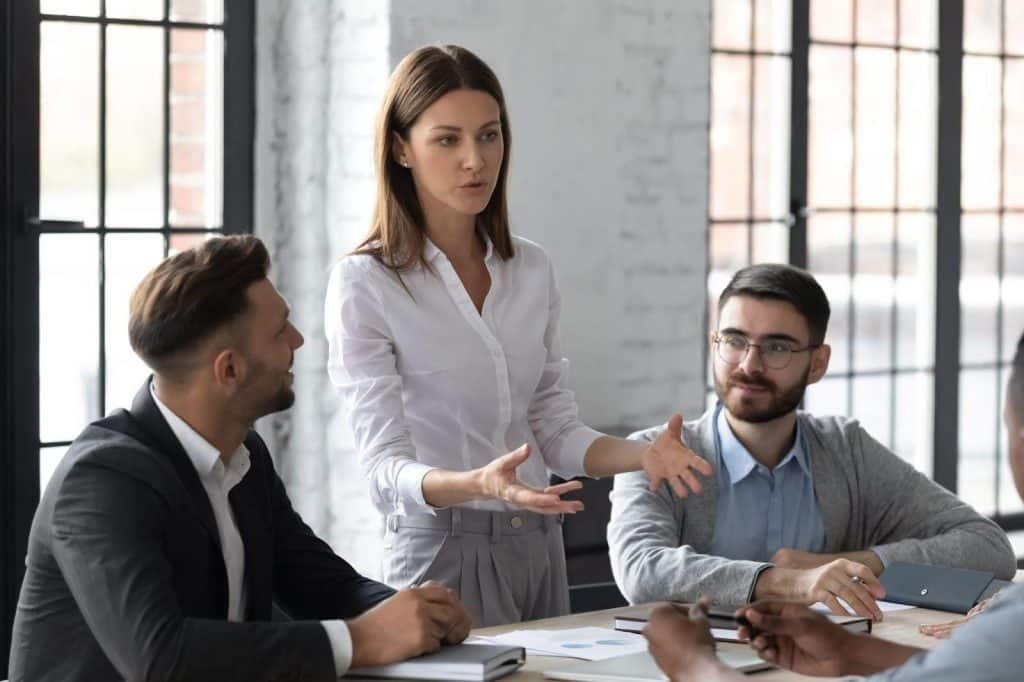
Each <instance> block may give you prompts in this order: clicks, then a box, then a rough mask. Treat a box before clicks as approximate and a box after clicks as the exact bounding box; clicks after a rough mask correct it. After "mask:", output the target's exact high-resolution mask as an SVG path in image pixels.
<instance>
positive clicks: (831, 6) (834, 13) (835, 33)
mask: <svg viewBox="0 0 1024 682" xmlns="http://www.w3.org/2000/svg"><path fill="white" fill-rule="evenodd" d="M811 40H833V41H839V42H844V43H849V42H851V41H852V40H853V8H852V7H851V0H828V1H827V2H820V1H819V2H812V3H811Z"/></svg>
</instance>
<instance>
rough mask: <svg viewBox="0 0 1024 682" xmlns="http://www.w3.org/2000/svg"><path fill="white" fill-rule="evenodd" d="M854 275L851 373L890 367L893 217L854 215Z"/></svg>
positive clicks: (892, 297)
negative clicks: (855, 271)
mask: <svg viewBox="0 0 1024 682" xmlns="http://www.w3.org/2000/svg"><path fill="white" fill-rule="evenodd" d="M856 221H857V231H856V240H857V241H856V245H857V262H856V265H857V275H856V277H854V279H853V300H854V310H853V319H854V325H855V326H854V334H853V350H854V353H853V366H854V370H855V371H869V370H878V369H888V368H890V367H892V351H893V348H892V313H893V305H894V300H893V299H894V296H895V293H896V292H895V287H894V281H893V278H892V266H893V257H892V253H893V240H894V239H895V236H896V235H895V232H894V229H895V228H894V225H893V217H892V215H890V214H885V213H879V214H875V213H862V214H859V215H857V217H856Z"/></svg>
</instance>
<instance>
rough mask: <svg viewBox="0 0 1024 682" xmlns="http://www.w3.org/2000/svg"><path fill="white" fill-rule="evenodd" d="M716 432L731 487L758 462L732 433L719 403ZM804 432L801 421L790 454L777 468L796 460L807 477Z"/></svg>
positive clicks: (809, 469)
mask: <svg viewBox="0 0 1024 682" xmlns="http://www.w3.org/2000/svg"><path fill="white" fill-rule="evenodd" d="M715 430H716V431H717V432H718V442H719V444H720V445H719V446H720V448H721V454H722V461H723V462H724V464H725V468H726V470H728V472H729V480H730V484H731V485H736V484H737V483H739V482H740V481H742V480H743V479H744V478H746V477H747V476H749V475H750V472H752V471H753V470H754V469H755V468H757V466H758V462H757V460H756V459H754V457H753V455H751V454H750V452H749V451H748V450H747V448H746V447H744V445H743V443H741V442H740V441H739V439H738V438H736V434H734V433H733V432H732V427H731V426H729V420H728V419H726V417H725V407H724V406H723V405H722V404H721V403H719V406H718V416H717V418H716V419H715ZM803 443H804V439H803V431H802V428H801V426H800V420H799V419H798V420H797V422H796V438H794V439H793V447H791V448H790V449H789V452H787V453H786V455H785V456H784V457H783V458H782V459H781V460H780V461H779V463H778V465H777V466H776V467H775V468H776V469H779V468H780V467H783V466H785V465H786V464H788V463H789V461H790V460H792V459H795V460H796V461H797V463H798V464H799V465H800V469H801V470H803V472H804V475H805V476H810V475H811V467H810V462H809V461H808V460H807V451H806V448H804V446H803Z"/></svg>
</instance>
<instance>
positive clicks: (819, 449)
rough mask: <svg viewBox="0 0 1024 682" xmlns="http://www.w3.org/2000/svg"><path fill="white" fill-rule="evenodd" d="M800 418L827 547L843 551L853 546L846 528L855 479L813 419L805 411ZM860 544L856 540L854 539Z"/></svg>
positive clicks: (831, 550) (827, 548) (830, 549)
mask: <svg viewBox="0 0 1024 682" xmlns="http://www.w3.org/2000/svg"><path fill="white" fill-rule="evenodd" d="M797 419H799V420H800V425H801V427H802V428H803V432H804V436H805V438H806V439H807V440H806V442H807V448H808V450H809V452H808V453H807V454H808V455H809V458H808V459H809V460H810V463H811V475H812V476H814V496H815V497H816V498H817V500H818V509H820V510H821V519H822V522H823V523H824V525H825V551H826V552H840V551H843V547H848V546H850V542H849V541H848V539H847V529H849V528H850V510H851V508H852V506H853V505H852V495H851V491H850V486H851V482H852V479H851V478H850V477H848V476H847V475H846V473H845V472H844V471H843V470H842V469H841V468H840V466H839V465H838V462H837V460H838V456H837V455H836V453H832V452H829V451H828V447H827V446H826V445H825V443H824V442H823V441H822V438H821V434H820V433H819V432H818V431H817V429H815V428H814V424H813V421H812V420H811V419H809V418H808V417H806V416H805V414H803V413H797ZM854 544H857V543H854Z"/></svg>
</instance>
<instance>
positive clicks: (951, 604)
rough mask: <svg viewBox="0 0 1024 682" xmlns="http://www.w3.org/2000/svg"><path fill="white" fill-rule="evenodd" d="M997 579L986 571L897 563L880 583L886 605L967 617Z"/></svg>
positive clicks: (883, 576)
mask: <svg viewBox="0 0 1024 682" xmlns="http://www.w3.org/2000/svg"><path fill="white" fill-rule="evenodd" d="M994 577H995V574H993V573H990V572H987V571H970V570H967V569H965V568H947V567H945V566H928V565H925V564H908V563H903V562H899V561H897V562H894V563H892V564H890V565H889V567H888V568H886V569H885V570H884V571H883V572H882V575H881V576H880V577H879V580H881V582H882V587H884V588H885V600H886V601H892V602H897V603H899V604H910V605H912V606H920V607H922V608H925V609H937V610H939V611H954V612H956V613H967V612H968V611H970V610H971V607H972V606H974V605H975V604H976V603H977V601H978V598H979V597H980V596H981V593H982V592H984V591H985V588H986V587H988V584H989V583H990V582H992V578H994Z"/></svg>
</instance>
